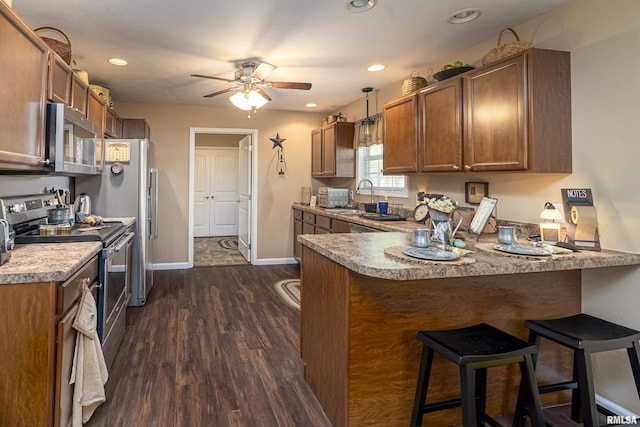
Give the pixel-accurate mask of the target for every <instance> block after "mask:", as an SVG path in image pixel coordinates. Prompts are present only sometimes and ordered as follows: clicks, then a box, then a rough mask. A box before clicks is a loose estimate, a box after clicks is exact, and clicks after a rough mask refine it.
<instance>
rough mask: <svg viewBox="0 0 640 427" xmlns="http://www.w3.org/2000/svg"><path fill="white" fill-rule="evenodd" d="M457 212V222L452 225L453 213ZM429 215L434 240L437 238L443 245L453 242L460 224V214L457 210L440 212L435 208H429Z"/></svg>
mask: <svg viewBox="0 0 640 427" xmlns="http://www.w3.org/2000/svg"><path fill="white" fill-rule="evenodd" d="M456 213H457V214H458V222H457V224H456V225H455V227H454V226H453V224H454V220H453V216H454V214H456ZM429 217H430V218H431V228H432V229H433V238H434V240H439V241H441V242H442V243H444V244H445V246H447V245H450V244H453V240H454V239H455V234H456V232H457V231H458V228H459V227H460V224H462V214H461V213H460V212H458V211H457V210H455V209H454V210H452V211H451V212H442V211H439V210H437V209H432V208H429Z"/></svg>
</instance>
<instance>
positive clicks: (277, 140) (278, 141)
mask: <svg viewBox="0 0 640 427" xmlns="http://www.w3.org/2000/svg"><path fill="white" fill-rule="evenodd" d="M269 139H271V141H273V148H276V147H280V148H281V149H284V147H283V146H282V143H283V142H285V141H286V139H284V138H280V133H279V132H278V133H276V137H275V138H269Z"/></svg>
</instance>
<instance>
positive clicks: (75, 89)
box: [70, 73, 89, 116]
mask: <svg viewBox="0 0 640 427" xmlns="http://www.w3.org/2000/svg"><path fill="white" fill-rule="evenodd" d="M88 104H89V85H88V84H87V83H86V82H85V81H84V80H82V79H81V78H80V77H79V76H78V75H77V74H76V73H71V104H70V107H71V108H75V109H76V110H78V111H80V114H84V115H85V116H86V115H87V105H88Z"/></svg>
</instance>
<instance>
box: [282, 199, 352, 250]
mask: <svg viewBox="0 0 640 427" xmlns="http://www.w3.org/2000/svg"><path fill="white" fill-rule="evenodd" d="M350 224H351V223H350V222H348V221H342V220H340V219H335V218H331V217H328V216H325V215H319V214H314V213H311V212H303V211H301V210H299V209H296V208H293V256H294V258H296V259H297V260H300V257H301V255H302V245H301V244H300V243H298V235H300V234H328V233H350V232H351V226H350Z"/></svg>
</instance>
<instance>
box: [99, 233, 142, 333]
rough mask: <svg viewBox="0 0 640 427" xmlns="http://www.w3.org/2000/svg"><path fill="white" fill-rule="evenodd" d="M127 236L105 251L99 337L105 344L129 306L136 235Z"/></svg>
mask: <svg viewBox="0 0 640 427" xmlns="http://www.w3.org/2000/svg"><path fill="white" fill-rule="evenodd" d="M134 235H135V233H130V232H127V233H124V234H123V235H122V236H121V237H120V238H118V239H117V240H116V241H115V242H114V243H113V244H111V245H110V246H108V247H106V248H104V249H103V250H102V268H101V282H100V283H101V285H102V286H101V288H100V292H99V294H98V296H99V298H98V311H99V313H100V316H98V335H99V336H100V340H101V342H102V344H103V345H104V344H105V341H107V339H108V338H109V335H110V333H111V330H112V329H113V326H114V324H115V323H116V321H117V320H118V317H119V316H118V314H119V312H120V311H121V310H122V309H123V307H124V306H126V297H127V295H128V294H129V286H130V284H131V275H132V269H131V267H132V262H133V250H132V249H133V236H134Z"/></svg>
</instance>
